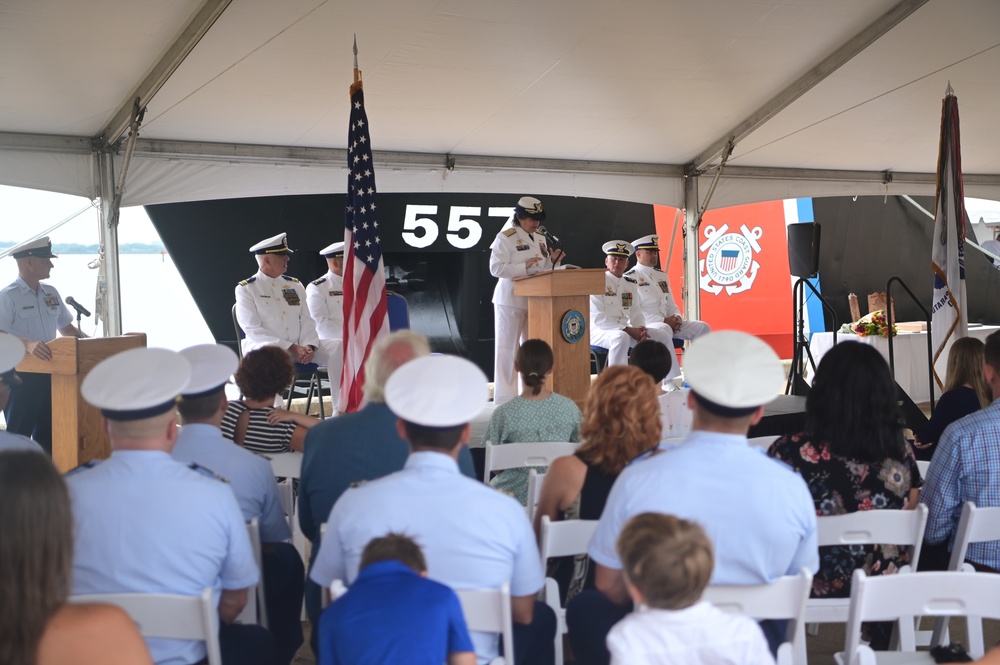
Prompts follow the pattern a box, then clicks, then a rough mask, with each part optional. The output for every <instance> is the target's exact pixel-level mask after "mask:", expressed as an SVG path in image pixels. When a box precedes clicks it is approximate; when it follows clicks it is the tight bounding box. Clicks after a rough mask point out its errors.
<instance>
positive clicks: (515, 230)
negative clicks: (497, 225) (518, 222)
mask: <svg viewBox="0 0 1000 665" xmlns="http://www.w3.org/2000/svg"><path fill="white" fill-rule="evenodd" d="M515 233H517V229H507V230H506V231H504V232H503V234H504V235H505V236H507V237H508V238H509V237H511V236H512V235H514V234H515Z"/></svg>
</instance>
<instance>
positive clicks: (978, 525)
mask: <svg viewBox="0 0 1000 665" xmlns="http://www.w3.org/2000/svg"><path fill="white" fill-rule="evenodd" d="M993 540H1000V508H997V507H993V508H979V507H977V506H976V504H975V503H973V502H972V501H966V502H965V505H964V506H962V517H961V518H960V519H959V520H958V531H957V532H956V533H955V544H954V545H952V547H951V562H950V563H949V564H948V570H961V569H962V564H963V563H965V555H966V552H967V551H968V549H969V545H970V544H971V543H985V542H990V541H993Z"/></svg>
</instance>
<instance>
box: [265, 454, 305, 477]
mask: <svg viewBox="0 0 1000 665" xmlns="http://www.w3.org/2000/svg"><path fill="white" fill-rule="evenodd" d="M264 457H266V458H267V460H268V461H269V462H270V463H271V470H272V471H273V472H274V475H275V476H276V477H278V478H301V477H302V453H297V452H294V451H292V452H287V453H277V454H275V455H264Z"/></svg>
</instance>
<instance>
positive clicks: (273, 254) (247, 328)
mask: <svg viewBox="0 0 1000 665" xmlns="http://www.w3.org/2000/svg"><path fill="white" fill-rule="evenodd" d="M250 252H251V253H252V254H253V255H254V256H255V257H256V259H257V265H258V266H259V268H260V269H259V270H258V271H257V274H255V275H254V276H253V277H250V278H248V279H245V280H243V281H242V282H240V283H239V284H237V285H236V321H237V322H238V323H239V324H240V328H242V329H243V333H244V334H245V335H246V338H245V339H244V340H243V341H242V348H243V353H248V352H250V351H253V350H254V349H256V348H258V347H261V346H267V345H268V344H272V345H275V346H280V347H281V348H283V349H287V350H288V352H289V353H290V354H291V356H292V360H294V361H295V362H298V363H302V364H308V363H311V362H317V363H319V364H321V365H325V364H326V358H325V357H322V358H320V357H317V358H315V359H314V358H313V356H314V355H315V354H316V351H317V350H318V349H319V336H318V335H317V334H316V324H315V323H314V322H313V320H312V317H311V316H310V315H309V309H308V307H307V306H306V302H305V301H306V290H305V288H304V287H303V286H302V284H301V283H300V282H299V280H297V279H295V278H294V277H289V276H288V275H286V274H285V271H286V270H288V258H289V255H290V254H292V250H291V249H289V247H288V242H287V241H286V237H285V234H284V233H279V234H278V235H276V236H274V237H272V238H268V239H266V240H261V241H260V242H259V243H257V244H256V245H254V246H253V247H251V248H250Z"/></svg>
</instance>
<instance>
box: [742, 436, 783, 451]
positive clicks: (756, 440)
mask: <svg viewBox="0 0 1000 665" xmlns="http://www.w3.org/2000/svg"><path fill="white" fill-rule="evenodd" d="M779 438H780V437H778V436H755V437H753V438H752V439H747V441H748V442H749V443H750V445H751V446H753V447H754V448H763V449H764V450H767V449H768V448H770V447H771V444H772V443H774V442H775V441H777V440H778V439H779Z"/></svg>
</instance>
